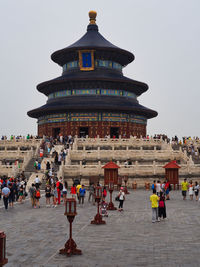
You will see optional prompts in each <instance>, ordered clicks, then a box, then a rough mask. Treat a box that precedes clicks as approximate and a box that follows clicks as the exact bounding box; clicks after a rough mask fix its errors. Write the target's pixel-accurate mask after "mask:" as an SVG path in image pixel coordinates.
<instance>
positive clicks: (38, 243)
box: [0, 190, 200, 267]
mask: <svg viewBox="0 0 200 267" xmlns="http://www.w3.org/2000/svg"><path fill="white" fill-rule="evenodd" d="M150 194H151V192H146V191H143V190H138V191H131V194H130V195H127V196H126V201H125V203H124V212H118V211H110V212H109V216H108V218H104V219H105V221H106V225H91V224H90V221H91V220H92V219H93V217H94V216H95V214H96V207H95V206H93V205H91V204H90V203H88V202H87V200H86V202H85V204H84V206H83V207H81V206H79V205H78V215H77V216H76V217H75V220H74V223H73V238H74V240H75V242H76V243H77V246H78V248H80V249H81V250H82V252H83V255H81V256H72V257H66V256H65V255H60V254H59V253H58V251H59V249H60V248H62V247H64V244H65V242H66V241H67V239H68V233H69V224H68V221H67V218H66V217H65V216H64V206H63V205H60V206H58V207H56V208H46V206H45V199H44V197H43V198H42V199H41V208H40V209H32V208H31V205H30V202H29V201H28V200H27V201H26V202H25V203H24V204H22V205H21V204H17V205H15V207H14V208H13V209H9V210H8V211H5V210H4V209H3V208H0V222H1V224H0V228H1V230H2V231H4V232H5V233H6V235H7V256H8V260H9V263H8V264H7V266H16V267H18V266H48V267H51V266H52V267H53V266H67V267H78V266H81V267H85V266H87V267H88V266H89V267H90V266H91V267H94V266H98V267H100V266H103V267H107V266H108V267H109V266H112V267H113V266H114V267H117V266H119V267H122V266H126V267H127V266H166V265H168V266H200V257H199V251H200V231H199V226H200V213H199V209H200V202H199V201H195V200H194V201H190V200H189V199H188V200H186V201H183V200H182V197H181V192H180V191H175V192H172V193H171V200H170V201H167V202H166V204H167V217H168V219H167V220H166V221H161V222H160V223H155V224H152V223H151V207H150V202H149V196H150ZM115 195H116V192H115V194H114V196H115ZM117 204H118V203H117V202H115V205H116V206H117ZM0 206H2V201H0Z"/></svg>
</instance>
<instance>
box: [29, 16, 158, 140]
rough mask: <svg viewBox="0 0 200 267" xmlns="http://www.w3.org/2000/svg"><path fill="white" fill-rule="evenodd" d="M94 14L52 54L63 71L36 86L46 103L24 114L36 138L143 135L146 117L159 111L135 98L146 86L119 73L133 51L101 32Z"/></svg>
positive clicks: (52, 57) (131, 57)
mask: <svg viewBox="0 0 200 267" xmlns="http://www.w3.org/2000/svg"><path fill="white" fill-rule="evenodd" d="M96 15H97V14H96V12H95V11H90V12H89V18H90V23H89V25H88V27H87V32H86V34H85V35H84V36H83V37H82V38H81V39H79V40H78V41H77V42H75V43H74V44H72V45H70V46H68V47H66V48H64V49H61V50H58V51H56V52H54V53H53V54H52V55H51V59H52V60H53V61H54V62H55V63H57V64H58V65H59V66H61V67H62V75H61V76H60V77H57V78H55V79H53V80H50V81H46V82H43V83H41V84H39V85H38V86H37V90H38V91H39V92H41V93H43V94H45V95H46V96H47V97H48V99H47V102H46V104H45V105H43V106H41V107H39V108H36V109H34V110H31V111H29V112H28V116H30V117H32V118H37V120H38V135H39V136H43V135H47V136H53V137H56V136H57V135H59V134H62V135H64V136H65V135H72V136H75V135H77V136H79V137H82V136H86V135H88V136H89V137H96V136H98V135H99V137H105V136H106V135H110V136H111V137H113V136H115V137H118V136H119V135H121V136H126V137H129V136H130V135H132V136H138V137H140V136H145V135H146V127H147V120H148V119H151V118H153V117H156V116H157V115H158V114H157V112H156V111H154V110H151V109H148V108H146V107H144V106H142V105H140V104H139V102H138V97H139V96H140V95H141V94H142V93H144V92H146V91H147V90H148V85H147V84H145V83H143V82H139V81H135V80H132V79H130V78H127V77H125V76H124V75H123V68H124V67H125V66H126V65H127V64H129V63H131V62H132V61H133V60H134V55H133V54H132V53H130V52H128V51H126V50H124V49H121V48H119V47H117V46H115V45H113V44H112V43H110V42H109V41H107V40H106V39H105V38H104V37H103V36H102V35H101V34H100V33H99V31H98V26H97V25H96Z"/></svg>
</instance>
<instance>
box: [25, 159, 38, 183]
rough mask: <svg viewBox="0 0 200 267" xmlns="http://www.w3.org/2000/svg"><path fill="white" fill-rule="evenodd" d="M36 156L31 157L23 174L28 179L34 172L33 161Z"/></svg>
mask: <svg viewBox="0 0 200 267" xmlns="http://www.w3.org/2000/svg"><path fill="white" fill-rule="evenodd" d="M36 159H37V158H36V157H33V158H31V159H30V161H29V163H28V164H27V166H26V168H25V171H24V174H25V176H26V178H27V179H29V177H30V176H31V174H32V173H35V168H34V162H35V160H36Z"/></svg>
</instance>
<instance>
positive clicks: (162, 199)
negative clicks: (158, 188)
mask: <svg viewBox="0 0 200 267" xmlns="http://www.w3.org/2000/svg"><path fill="white" fill-rule="evenodd" d="M158 217H159V219H161V217H163V220H164V219H165V218H166V217H167V216H166V205H165V196H164V194H163V192H160V200H159V206H158Z"/></svg>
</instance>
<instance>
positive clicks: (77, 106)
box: [27, 95, 158, 119]
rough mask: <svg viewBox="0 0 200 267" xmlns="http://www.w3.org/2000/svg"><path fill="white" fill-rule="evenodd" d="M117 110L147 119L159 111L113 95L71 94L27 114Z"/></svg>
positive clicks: (35, 115) (36, 116)
mask: <svg viewBox="0 0 200 267" xmlns="http://www.w3.org/2000/svg"><path fill="white" fill-rule="evenodd" d="M103 110H105V111H115V112H127V113H134V114H138V115H142V116H145V117H146V118H147V119H151V118H153V117H156V116H157V115H158V113H157V112H156V111H154V110H152V109H148V108H146V107H144V106H142V105H140V104H139V103H138V101H137V100H134V99H130V98H125V97H117V96H116V97H112V96H98V97H97V96H93V95H91V96H69V97H63V98H60V99H59V100H58V99H55V100H53V101H52V100H49V101H48V102H47V103H46V104H45V105H43V106H41V107H39V108H37V109H33V110H30V111H29V112H28V113H27V114H28V116H30V117H32V118H39V117H41V116H43V115H48V114H55V113H63V112H69V111H83V112H85V111H89V112H90V111H103Z"/></svg>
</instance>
